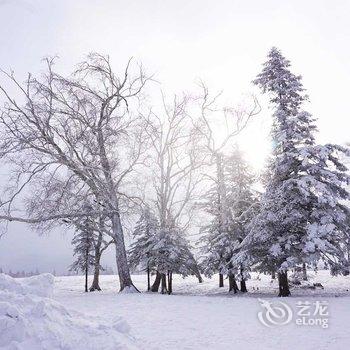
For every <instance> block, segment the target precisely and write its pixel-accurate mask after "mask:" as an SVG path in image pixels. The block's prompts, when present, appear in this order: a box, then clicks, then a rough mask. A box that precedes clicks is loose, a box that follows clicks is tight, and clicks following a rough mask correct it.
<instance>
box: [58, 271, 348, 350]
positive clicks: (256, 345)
mask: <svg viewBox="0 0 350 350" xmlns="http://www.w3.org/2000/svg"><path fill="white" fill-rule="evenodd" d="M117 280H118V279H117V277H116V276H102V277H101V287H102V289H103V291H102V292H100V293H99V292H94V293H84V292H82V290H83V277H80V276H77V277H57V278H56V286H55V290H54V298H55V299H56V300H57V301H59V302H60V303H62V304H63V305H65V306H66V307H69V308H72V309H75V310H78V311H80V312H83V313H85V314H88V315H91V318H92V319H94V317H96V316H98V317H100V318H101V319H104V320H105V321H106V322H107V323H109V322H113V319H114V318H115V317H119V316H121V317H122V318H123V319H124V320H126V322H127V323H128V324H129V326H130V329H131V330H130V334H131V336H132V337H133V338H134V339H135V343H136V344H137V345H138V346H139V348H140V349H168V350H170V349H199V350H201V349H203V350H204V349H208V350H211V349H213V350H219V349H225V350H227V349H245V350H250V349H254V350H256V349H259V350H263V349H283V350H288V349H303V350H308V349H327V350H335V349H336V350H343V349H347V348H349V346H350V331H349V324H350V292H349V287H350V277H331V276H330V275H329V274H328V272H326V271H321V272H319V273H318V274H317V275H315V274H312V275H311V277H310V282H311V284H313V283H316V282H319V283H322V285H323V286H324V289H321V288H316V289H315V290H313V289H308V288H300V287H298V288H293V289H292V293H293V296H292V297H291V298H284V299H281V298H276V297H275V295H276V289H277V285H276V283H271V279H270V278H269V277H268V276H263V275H261V276H258V275H253V277H252V279H251V280H249V281H248V288H249V291H250V293H248V294H246V295H229V294H228V293H227V291H226V288H227V287H226V286H225V290H223V288H218V287H217V282H218V279H217V277H214V278H213V279H211V280H208V279H205V281H204V282H203V283H202V284H199V283H198V281H197V280H196V279H195V278H187V279H182V278H181V277H176V278H175V281H174V292H175V294H174V295H170V296H169V295H160V294H153V293H142V294H118V293H117V291H118V282H117ZM133 280H134V282H135V284H136V286H137V287H138V288H140V289H141V290H144V289H145V286H146V277H145V276H143V275H136V276H133ZM225 283H226V285H227V281H225ZM259 299H260V300H261V299H264V300H267V301H270V302H273V303H278V302H279V301H282V302H285V303H287V305H288V306H290V307H291V308H292V310H293V313H294V314H293V319H292V320H291V321H290V322H289V323H288V324H286V325H275V326H271V327H267V326H265V325H263V324H262V323H261V322H260V321H259V319H258V313H259V312H263V311H264V309H263V307H262V306H261V303H260V301H259ZM300 301H302V302H310V303H311V305H310V309H309V311H310V312H311V316H310V317H307V319H308V318H313V319H314V318H318V317H321V318H326V319H327V320H328V322H329V327H328V328H322V327H321V326H320V325H317V326H316V325H314V326H311V325H296V324H295V322H296V321H295V320H296V318H298V315H297V314H298V312H300V308H299V307H298V304H297V303H298V302H300ZM323 301H326V302H328V307H327V310H324V312H328V313H329V315H328V316H320V315H318V314H316V315H315V316H313V313H314V311H315V307H316V306H315V305H314V303H316V304H317V303H318V302H323ZM276 305H277V304H276ZM306 312H307V310H306ZM264 315H265V314H264ZM277 321H278V320H277Z"/></svg>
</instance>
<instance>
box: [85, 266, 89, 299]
mask: <svg viewBox="0 0 350 350" xmlns="http://www.w3.org/2000/svg"><path fill="white" fill-rule="evenodd" d="M88 273H89V267H88V266H87V264H86V267H85V292H86V293H87V292H88Z"/></svg>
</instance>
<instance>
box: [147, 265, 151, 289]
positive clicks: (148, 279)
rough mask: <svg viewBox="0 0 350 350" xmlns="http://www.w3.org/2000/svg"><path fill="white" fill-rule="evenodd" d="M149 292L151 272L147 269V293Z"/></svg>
mask: <svg viewBox="0 0 350 350" xmlns="http://www.w3.org/2000/svg"><path fill="white" fill-rule="evenodd" d="M150 290H151V271H150V269H149V267H147V292H149V291H150Z"/></svg>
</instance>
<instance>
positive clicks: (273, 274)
mask: <svg viewBox="0 0 350 350" xmlns="http://www.w3.org/2000/svg"><path fill="white" fill-rule="evenodd" d="M271 278H272V279H273V280H274V279H276V271H275V270H272V271H271Z"/></svg>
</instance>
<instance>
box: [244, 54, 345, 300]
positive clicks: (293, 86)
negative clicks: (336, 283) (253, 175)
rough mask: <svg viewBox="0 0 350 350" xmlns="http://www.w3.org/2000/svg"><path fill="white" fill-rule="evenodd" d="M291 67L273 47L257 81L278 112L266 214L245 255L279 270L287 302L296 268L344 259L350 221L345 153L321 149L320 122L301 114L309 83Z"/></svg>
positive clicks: (261, 214) (332, 148) (254, 226)
mask: <svg viewBox="0 0 350 350" xmlns="http://www.w3.org/2000/svg"><path fill="white" fill-rule="evenodd" d="M289 68H290V62H289V61H288V60H287V59H285V58H284V57H283V56H282V54H281V52H280V51H279V50H277V49H276V48H272V49H271V51H270V52H269V54H268V60H267V62H266V63H265V64H264V68H263V71H262V72H261V73H260V74H259V75H258V77H257V79H256V80H255V81H254V83H255V84H256V85H257V86H259V87H260V88H261V89H262V91H263V92H264V93H268V94H269V96H270V102H271V104H272V105H273V106H274V113H273V121H274V122H273V129H272V139H273V145H274V149H273V155H272V160H271V164H270V167H271V168H270V170H269V171H270V174H271V177H270V179H269V180H268V182H267V186H266V192H265V194H264V195H263V198H262V203H261V209H260V211H259V214H258V215H257V216H256V217H255V219H254V220H253V221H252V223H251V225H250V229H251V230H250V233H249V235H248V236H247V237H246V239H245V240H244V241H243V243H242V248H243V251H245V253H246V256H244V254H243V255H242V254H241V256H240V258H241V260H245V261H247V259H248V258H251V259H252V261H253V262H256V263H257V264H258V265H257V267H258V269H259V270H261V271H266V272H271V271H273V270H277V271H278V279H279V295H280V296H288V295H290V291H289V285H288V278H287V271H288V269H290V268H294V267H297V266H300V265H302V264H303V263H306V264H312V263H315V262H316V261H318V259H320V258H324V259H327V260H329V256H336V255H338V254H339V245H340V244H341V241H342V239H343V237H344V233H345V230H346V225H347V224H346V222H347V219H348V217H349V210H348V208H347V207H346V206H345V205H343V204H342V203H341V200H343V199H347V198H348V193H347V191H346V190H345V188H344V184H345V183H346V182H347V181H348V177H347V175H346V174H345V171H346V167H345V166H344V165H343V164H342V162H341V161H340V158H339V157H340V156H339V152H343V151H345V149H344V148H342V147H340V146H335V145H325V146H318V145H316V144H315V139H314V133H315V131H316V125H315V119H313V118H312V116H311V115H310V114H309V113H307V112H305V111H303V110H302V109H301V106H302V103H303V102H305V101H306V100H307V96H306V95H305V94H304V89H303V86H302V84H301V77H300V76H296V75H294V74H293V73H291V72H290V70H289ZM336 260H337V259H336ZM337 261H338V260H337ZM334 265H337V266H339V264H334Z"/></svg>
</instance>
